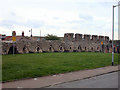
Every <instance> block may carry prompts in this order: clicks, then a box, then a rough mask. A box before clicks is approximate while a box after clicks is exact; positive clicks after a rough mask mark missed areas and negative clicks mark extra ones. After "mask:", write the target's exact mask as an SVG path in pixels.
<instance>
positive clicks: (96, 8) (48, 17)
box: [0, 0, 119, 39]
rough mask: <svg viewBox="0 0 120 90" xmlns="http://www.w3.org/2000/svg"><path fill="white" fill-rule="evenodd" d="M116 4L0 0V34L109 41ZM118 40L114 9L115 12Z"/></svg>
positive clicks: (99, 0) (110, 0) (84, 0)
mask: <svg viewBox="0 0 120 90" xmlns="http://www.w3.org/2000/svg"><path fill="white" fill-rule="evenodd" d="M118 1H119V0H0V33H1V34H6V35H12V31H16V34H17V35H21V34H22V31H24V32H25V36H30V32H29V30H30V29H31V28H32V32H33V36H40V31H41V36H46V35H47V34H53V35H57V36H59V37H63V36H64V33H80V34H90V35H103V36H109V37H110V39H112V6H113V5H117V4H118ZM114 38H115V39H118V7H116V8H115V37H114Z"/></svg>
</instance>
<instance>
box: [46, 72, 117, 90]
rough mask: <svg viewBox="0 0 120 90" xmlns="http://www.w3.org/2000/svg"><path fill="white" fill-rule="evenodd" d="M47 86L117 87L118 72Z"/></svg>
mask: <svg viewBox="0 0 120 90" xmlns="http://www.w3.org/2000/svg"><path fill="white" fill-rule="evenodd" d="M48 88H118V72H114V73H109V74H104V75H100V76H96V77H92V78H89V79H83V80H77V81H73V82H68V83H63V84H59V85H54V86H50V87H48Z"/></svg>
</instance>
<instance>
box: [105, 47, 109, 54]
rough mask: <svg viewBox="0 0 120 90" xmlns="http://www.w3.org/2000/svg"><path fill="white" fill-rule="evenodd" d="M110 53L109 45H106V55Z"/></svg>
mask: <svg viewBox="0 0 120 90" xmlns="http://www.w3.org/2000/svg"><path fill="white" fill-rule="evenodd" d="M108 52H109V47H108V45H106V53H108Z"/></svg>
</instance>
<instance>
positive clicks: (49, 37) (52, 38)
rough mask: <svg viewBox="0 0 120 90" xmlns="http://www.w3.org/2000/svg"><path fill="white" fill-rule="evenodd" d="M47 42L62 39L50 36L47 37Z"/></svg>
mask: <svg viewBox="0 0 120 90" xmlns="http://www.w3.org/2000/svg"><path fill="white" fill-rule="evenodd" d="M45 39H46V40H59V39H60V38H59V37H57V36H55V35H52V34H51V35H50V34H48V35H47V36H46V37H45Z"/></svg>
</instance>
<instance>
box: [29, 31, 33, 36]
mask: <svg viewBox="0 0 120 90" xmlns="http://www.w3.org/2000/svg"><path fill="white" fill-rule="evenodd" d="M29 32H31V37H32V29H31V30H29Z"/></svg>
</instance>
